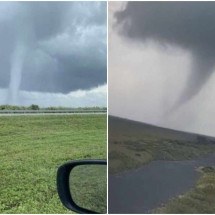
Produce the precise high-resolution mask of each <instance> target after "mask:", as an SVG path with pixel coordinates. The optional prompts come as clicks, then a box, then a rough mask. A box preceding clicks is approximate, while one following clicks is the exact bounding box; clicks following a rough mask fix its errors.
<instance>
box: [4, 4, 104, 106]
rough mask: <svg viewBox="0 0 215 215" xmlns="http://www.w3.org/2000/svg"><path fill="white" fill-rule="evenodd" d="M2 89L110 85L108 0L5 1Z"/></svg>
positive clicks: (14, 96)
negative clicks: (107, 47) (69, 0)
mask: <svg viewBox="0 0 215 215" xmlns="http://www.w3.org/2000/svg"><path fill="white" fill-rule="evenodd" d="M0 47H1V51H0V64H1V70H0V88H9V91H8V96H7V97H8V98H7V99H6V101H7V102H8V103H17V102H19V101H18V99H19V98H18V97H19V91H20V90H21V91H29V92H32V91H36V92H45V93H65V94H68V93H69V92H71V91H77V90H79V89H82V90H89V89H91V88H94V87H97V86H98V85H103V84H105V83H106V2H0Z"/></svg>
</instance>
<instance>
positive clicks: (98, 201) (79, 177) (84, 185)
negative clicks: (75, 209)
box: [70, 164, 107, 214]
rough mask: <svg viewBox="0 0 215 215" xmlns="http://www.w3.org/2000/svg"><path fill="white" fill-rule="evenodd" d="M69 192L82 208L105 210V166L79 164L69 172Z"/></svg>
mask: <svg viewBox="0 0 215 215" xmlns="http://www.w3.org/2000/svg"><path fill="white" fill-rule="evenodd" d="M70 192H71V195H72V199H73V201H74V202H75V203H76V204H77V205H78V206H79V207H82V208H85V209H88V210H91V211H94V212H97V213H103V214H104V213H106V212H107V166H106V165H92V164H91V165H90V164H89V165H80V166H76V167H74V169H72V171H71V173H70Z"/></svg>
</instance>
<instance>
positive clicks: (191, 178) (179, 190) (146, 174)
mask: <svg viewBox="0 0 215 215" xmlns="http://www.w3.org/2000/svg"><path fill="white" fill-rule="evenodd" d="M207 165H215V155H214V154H213V155H210V156H207V157H204V158H201V159H196V160H189V161H152V162H151V163H149V164H148V165H145V166H144V167H142V168H138V169H136V170H131V171H127V172H124V173H122V174H118V175H109V213H121V214H126V213H129V214H133V213H151V211H152V210H153V209H155V208H157V207H160V206H161V205H162V204H164V203H166V202H167V201H168V200H170V199H171V198H173V197H176V196H178V195H181V194H183V193H185V192H187V191H188V190H189V189H191V188H192V187H193V186H194V185H195V182H196V181H197V180H198V178H199V176H200V173H199V172H197V171H196V168H198V167H199V166H207Z"/></svg>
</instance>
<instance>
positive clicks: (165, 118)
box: [109, 2, 215, 136]
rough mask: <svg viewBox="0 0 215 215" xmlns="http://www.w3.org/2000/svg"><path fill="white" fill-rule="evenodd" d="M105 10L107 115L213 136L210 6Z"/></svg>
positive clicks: (116, 5) (114, 6) (214, 58)
mask: <svg viewBox="0 0 215 215" xmlns="http://www.w3.org/2000/svg"><path fill="white" fill-rule="evenodd" d="M109 5H110V7H109V114H112V115H116V116H120V117H125V118H129V119H134V120H138V121H142V122H146V123H151V124H155V125H159V126H164V127H169V128H174V129H178V130H184V131H190V132H197V133H202V134H207V135H212V136H215V132H214V128H215V121H214V116H215V100H214V95H215V85H214V83H215V73H214V71H215V69H214V62H215V40H214V38H215V28H214V24H213V22H214V19H215V13H214V11H215V3H214V2H198V3H197V2H130V3H128V4H127V3H125V2H110V3H109Z"/></svg>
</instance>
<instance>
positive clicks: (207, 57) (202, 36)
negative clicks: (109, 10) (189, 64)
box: [115, 1, 215, 106]
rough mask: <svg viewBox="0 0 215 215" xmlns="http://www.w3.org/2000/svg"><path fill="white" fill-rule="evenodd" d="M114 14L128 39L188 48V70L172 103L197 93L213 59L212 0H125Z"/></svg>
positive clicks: (214, 9) (214, 44) (214, 33)
mask: <svg viewBox="0 0 215 215" xmlns="http://www.w3.org/2000/svg"><path fill="white" fill-rule="evenodd" d="M115 15H116V18H117V23H118V26H120V28H119V29H120V32H121V33H122V34H123V35H124V36H126V37H128V38H131V39H134V40H138V41H141V42H148V41H150V40H152V41H154V42H158V43H159V44H162V45H166V44H170V45H174V46H178V47H180V48H183V49H186V50H188V51H190V53H191V54H192V61H193V68H192V72H191V74H190V77H188V80H187V86H186V88H185V89H184V92H183V93H182V95H181V97H180V98H179V100H178V102H177V104H176V105H175V106H178V105H180V104H183V103H184V102H186V101H188V100H190V99H191V98H193V97H194V96H195V95H197V94H198V92H199V91H200V90H201V89H202V87H203V86H204V84H205V83H206V82H207V80H208V79H209V78H210V76H211V74H212V71H213V67H214V62H215V39H214V38H215V25H214V20H215V2H203V1H202V2H128V4H127V6H126V8H125V10H123V11H119V12H117V13H116V14H115Z"/></svg>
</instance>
